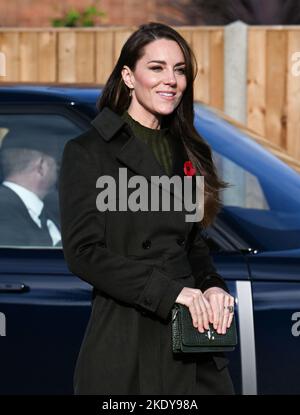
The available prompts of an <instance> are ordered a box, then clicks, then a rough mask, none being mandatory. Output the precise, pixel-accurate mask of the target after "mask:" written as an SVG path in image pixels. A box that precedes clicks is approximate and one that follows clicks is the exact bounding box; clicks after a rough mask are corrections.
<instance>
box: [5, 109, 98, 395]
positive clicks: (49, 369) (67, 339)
mask: <svg viewBox="0 0 300 415" xmlns="http://www.w3.org/2000/svg"><path fill="white" fill-rule="evenodd" d="M32 127H34V128H32ZM87 127H88V124H87V122H86V121H85V120H84V119H83V118H81V117H79V115H78V114H75V113H73V112H72V111H70V110H69V109H68V108H66V107H64V106H63V105H55V104H53V105H46V104H41V105H39V106H37V105H30V104H26V105H23V106H22V105H21V104H19V105H15V106H14V105H5V106H3V105H1V106H0V132H1V136H0V138H1V140H5V139H9V137H10V135H9V132H10V131H12V130H13V132H14V134H15V136H18V135H22V134H25V133H26V131H29V130H30V131H36V132H37V133H38V134H39V138H40V139H41V140H43V139H46V138H47V139H48V140H51V139H53V140H58V144H59V146H60V148H61V151H62V149H63V146H64V144H65V142H66V141H67V140H68V139H70V138H73V137H75V136H77V135H79V134H80V133H81V132H82V131H83V130H85V129H86V128H87ZM26 138H28V139H29V140H30V139H31V137H30V136H28V137H26ZM35 138H36V137H35ZM2 142H3V141H2ZM57 163H58V164H59V160H57ZM2 173H3V172H2ZM3 179H5V178H4V177H2V179H1V182H2V180H3ZM44 202H45V204H47V206H48V209H49V210H51V212H52V215H53V216H52V217H53V218H54V219H53V220H54V221H55V219H56V220H57V221H58V222H59V211H58V198H57V190H56V189H54V190H52V191H51V192H50V194H48V195H46V197H45V199H44ZM0 209H1V204H0ZM12 221H13V219H12ZM12 225H13V223H12ZM23 231H24V230H22V228H20V229H18V232H20V233H22V232H23ZM0 232H1V229H0ZM31 242H32V241H31V240H30V238H29V239H28V243H25V244H23V245H22V246H20V245H18V244H14V243H12V242H11V241H10V246H6V244H5V243H3V244H2V245H1V246H0V367H1V376H0V394H68V393H72V376H73V370H74V365H75V361H76V357H77V354H78V351H79V347H80V343H81V340H82V336H83V333H84V330H85V327H86V324H87V320H88V317H89V313H90V300H91V287H90V286H89V285H88V284H85V283H84V282H83V281H81V280H80V279H79V278H76V277H75V276H74V275H72V274H71V273H70V272H69V271H68V269H67V266H66V263H65V261H64V257H63V252H62V248H61V246H56V247H55V246H45V245H44V246H39V245H38V243H36V242H35V244H36V245H35V246H33V245H32V243H31Z"/></svg>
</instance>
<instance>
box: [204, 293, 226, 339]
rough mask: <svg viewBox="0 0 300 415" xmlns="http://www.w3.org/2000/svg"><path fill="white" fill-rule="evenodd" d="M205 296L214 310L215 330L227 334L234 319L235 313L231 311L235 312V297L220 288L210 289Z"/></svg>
mask: <svg viewBox="0 0 300 415" xmlns="http://www.w3.org/2000/svg"><path fill="white" fill-rule="evenodd" d="M203 296H204V298H205V299H206V300H207V301H208V302H209V304H210V306H211V308H212V312H213V321H212V322H213V325H214V329H215V330H217V332H218V333H219V334H221V333H222V334H225V333H226V329H228V328H229V327H230V325H231V322H232V319H233V314H234V313H233V312H230V309H231V310H233V307H234V297H232V296H231V295H230V294H228V293H227V292H226V291H224V290H223V289H222V288H219V287H211V288H208V289H207V290H206V291H204V293H203Z"/></svg>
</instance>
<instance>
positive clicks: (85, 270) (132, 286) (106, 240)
mask: <svg viewBox="0 0 300 415" xmlns="http://www.w3.org/2000/svg"><path fill="white" fill-rule="evenodd" d="M173 151H174V154H175V157H174V165H173V172H172V174H171V175H175V174H179V175H181V176H182V177H183V174H184V173H183V164H184V162H185V161H186V160H188V158H187V155H186V153H185V152H184V149H183V147H182V144H181V143H179V141H175V140H174V143H173ZM119 167H126V168H127V176H128V178H129V177H131V176H133V175H142V176H145V177H146V179H147V180H148V181H149V183H150V180H151V179H150V176H151V175H152V176H154V175H157V176H161V175H164V174H166V173H165V172H164V170H163V168H162V167H161V166H160V164H159V163H158V162H157V160H156V159H155V157H154V155H153V153H152V151H151V150H150V149H149V148H148V147H147V145H146V144H145V143H143V142H142V141H141V140H139V139H138V138H136V137H135V136H134V135H133V133H132V131H131V130H130V128H129V126H128V124H127V123H126V122H124V121H123V120H122V118H121V117H120V116H118V115H117V114H116V113H114V112H113V111H111V110H110V109H109V108H107V107H106V108H104V109H103V110H102V111H101V112H100V113H99V114H98V116H97V117H96V118H95V120H94V121H93V122H92V127H91V129H90V130H88V131H87V132H86V133H84V134H82V135H81V136H79V137H77V138H75V139H73V140H70V141H69V142H68V143H67V144H66V146H65V149H64V153H63V159H62V166H61V172H60V180H59V201H60V213H61V228H62V241H63V248H64V255H65V259H66V261H67V264H68V266H69V269H70V270H71V271H72V272H73V273H74V274H75V275H78V276H79V277H80V278H82V279H83V280H85V281H87V282H88V283H90V284H91V285H92V286H93V287H94V289H93V304H92V312H91V316H90V320H89V323H88V326H87V329H86V332H85V336H84V340H83V343H82V346H81V349H80V353H79V356H78V360H77V364H76V369H75V373H74V391H75V394H193V393H195V394H198V393H199V394H201V393H221V394H222V393H232V383H231V379H230V377H229V374H228V370H227V367H226V366H227V363H228V360H227V359H226V357H225V356H224V355H216V354H215V355H212V354H204V355H201V356H199V355H198V356H195V355H194V356H183V357H178V356H173V353H172V348H171V318H170V317H171V308H172V306H173V304H174V302H175V300H176V298H177V296H178V295H179V293H180V291H181V290H182V288H183V287H184V286H187V287H198V288H202V289H204V288H208V287H210V286H220V287H223V288H224V289H226V290H227V286H226V284H225V283H224V281H223V280H222V278H221V277H220V276H219V275H218V274H217V273H216V270H215V268H214V266H213V264H212V262H211V259H210V256H209V252H208V248H207V246H206V244H205V242H204V240H203V239H202V237H201V235H200V233H199V232H196V237H195V239H194V241H193V243H192V244H190V245H189V244H188V243H187V241H188V236H189V234H190V232H191V229H192V227H193V226H195V225H194V223H193V222H186V221H185V217H184V215H185V214H186V213H187V212H185V211H174V210H173V211H169V212H166V211H160V212H151V211H148V212H131V211H129V210H128V211H126V212H121V211H117V212H111V211H109V212H108V211H106V212H100V211H98V210H97V208H96V198H97V196H98V194H99V192H100V190H101V189H97V188H96V181H97V179H98V177H99V176H101V175H110V176H113V177H115V180H116V182H118V176H119V170H118V169H119ZM192 180H194V179H192ZM150 188H151V186H149V189H150ZM170 193H171V195H170V196H171V201H172V198H173V197H174V194H173V191H172V190H171V192H170ZM149 197H150V193H149ZM149 204H150V202H149ZM171 206H172V203H171Z"/></svg>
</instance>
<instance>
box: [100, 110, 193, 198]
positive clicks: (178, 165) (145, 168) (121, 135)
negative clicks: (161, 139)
mask: <svg viewBox="0 0 300 415" xmlns="http://www.w3.org/2000/svg"><path fill="white" fill-rule="evenodd" d="M92 125H93V126H94V127H95V128H96V129H97V130H98V131H99V133H100V134H101V136H102V137H103V138H104V139H105V141H107V142H108V145H109V150H110V153H111V154H112V155H113V156H114V157H115V159H116V160H118V161H119V162H121V163H122V164H124V165H125V166H126V167H127V168H129V169H130V170H132V171H133V172H134V173H136V174H137V175H141V176H144V177H145V178H146V179H147V180H148V181H149V183H151V176H152V177H153V176H159V177H160V176H163V175H165V176H168V177H169V178H171V177H172V176H175V175H178V176H180V178H181V184H182V185H181V184H180V182H179V184H178V183H177V182H176V181H175V184H174V187H173V185H168V184H167V183H162V184H161V187H162V188H163V189H164V191H166V192H169V193H171V194H172V195H173V196H174V197H177V198H179V199H180V200H182V193H183V189H182V187H183V178H184V170H183V166H184V162H185V161H187V160H188V156H187V153H186V151H185V148H184V146H183V144H182V143H181V142H180V140H176V139H175V138H174V139H173V140H171V151H172V159H173V165H172V171H171V174H170V175H167V173H166V171H165V170H164V168H163V167H162V166H161V165H160V163H159V162H158V161H157V159H156V157H155V155H154V154H153V152H152V150H151V148H149V147H148V146H147V144H146V143H144V142H143V141H142V140H141V139H139V138H137V137H135V135H134V133H133V132H132V130H131V128H130V127H129V125H128V124H127V123H126V122H125V121H124V120H123V119H122V118H121V117H120V116H119V115H117V114H116V113H115V112H113V111H111V110H110V109H109V108H108V107H105V108H104V109H103V110H102V111H101V112H100V113H99V115H98V116H97V117H96V118H95V120H93V121H92ZM192 180H193V188H194V187H195V180H194V177H193V178H192Z"/></svg>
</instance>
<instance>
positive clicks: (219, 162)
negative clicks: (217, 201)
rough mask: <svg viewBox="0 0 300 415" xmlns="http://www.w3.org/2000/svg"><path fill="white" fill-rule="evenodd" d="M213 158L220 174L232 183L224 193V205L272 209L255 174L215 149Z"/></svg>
mask: <svg viewBox="0 0 300 415" xmlns="http://www.w3.org/2000/svg"><path fill="white" fill-rule="evenodd" d="M213 159H214V162H215V164H216V168H217V170H218V172H219V174H220V176H221V177H222V179H223V180H224V181H225V182H227V183H229V185H230V186H229V187H228V188H227V189H226V190H225V191H224V192H223V193H222V203H223V205H225V206H237V207H241V208H251V209H262V210H269V209H270V207H269V204H268V201H267V199H266V196H265V194H264V190H263V188H262V187H261V185H260V182H259V180H258V178H257V177H256V176H255V175H253V174H252V173H250V172H249V171H247V170H246V169H245V168H244V167H243V166H239V165H238V164H236V163H235V162H234V161H232V160H229V159H228V158H226V157H224V156H222V155H221V154H219V153H217V152H216V151H213Z"/></svg>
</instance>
